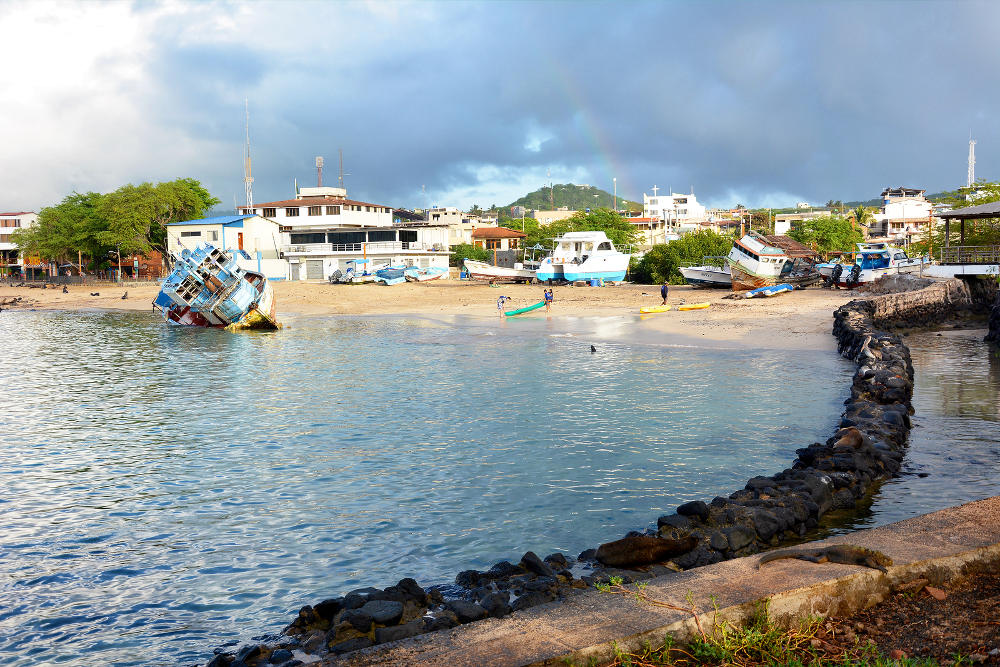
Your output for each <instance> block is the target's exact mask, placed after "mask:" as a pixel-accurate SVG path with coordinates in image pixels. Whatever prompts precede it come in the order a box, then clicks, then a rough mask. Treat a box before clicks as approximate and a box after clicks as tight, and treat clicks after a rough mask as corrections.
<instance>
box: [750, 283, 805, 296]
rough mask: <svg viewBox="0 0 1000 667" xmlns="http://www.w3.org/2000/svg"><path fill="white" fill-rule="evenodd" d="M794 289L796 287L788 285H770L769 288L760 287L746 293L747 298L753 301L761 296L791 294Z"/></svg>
mask: <svg viewBox="0 0 1000 667" xmlns="http://www.w3.org/2000/svg"><path fill="white" fill-rule="evenodd" d="M793 289H795V287H793V286H792V285H790V284H788V283H781V284H780V285H768V286H767V287H758V288H757V289H752V290H750V291H749V292H747V293H746V298H748V299H752V298H754V297H759V296H775V295H778V294H782V293H784V292H791V291H792V290H793Z"/></svg>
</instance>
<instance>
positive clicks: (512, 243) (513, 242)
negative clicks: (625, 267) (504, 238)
mask: <svg viewBox="0 0 1000 667" xmlns="http://www.w3.org/2000/svg"><path fill="white" fill-rule="evenodd" d="M519 240H520V239H511V240H510V245H509V246H507V247H508V248H510V249H511V250H516V249H517V247H518V246H517V242H518V241H519Z"/></svg>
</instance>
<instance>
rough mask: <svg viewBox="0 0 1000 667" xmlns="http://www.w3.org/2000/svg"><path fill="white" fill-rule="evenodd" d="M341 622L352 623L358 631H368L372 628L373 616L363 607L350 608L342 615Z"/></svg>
mask: <svg viewBox="0 0 1000 667" xmlns="http://www.w3.org/2000/svg"><path fill="white" fill-rule="evenodd" d="M366 604H367V603H366ZM340 622H341V623H350V624H351V626H352V627H353V628H354V629H355V630H357V631H358V632H368V631H369V630H371V629H372V617H371V616H370V615H369V614H367V613H365V612H364V611H362V609H348V610H347V611H345V612H344V613H343V614H342V615H341V616H340Z"/></svg>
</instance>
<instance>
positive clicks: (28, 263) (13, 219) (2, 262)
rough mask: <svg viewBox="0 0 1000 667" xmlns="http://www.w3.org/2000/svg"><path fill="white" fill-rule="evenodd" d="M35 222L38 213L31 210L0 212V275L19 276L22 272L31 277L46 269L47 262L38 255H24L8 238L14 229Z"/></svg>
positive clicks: (29, 225) (30, 225) (28, 225)
mask: <svg viewBox="0 0 1000 667" xmlns="http://www.w3.org/2000/svg"><path fill="white" fill-rule="evenodd" d="M37 222H38V214H37V213H35V212H33V211H14V212H11V213H0V276H20V275H21V274H22V273H23V274H24V275H25V276H27V277H32V276H33V275H35V274H38V275H41V274H42V273H43V272H45V271H46V270H47V269H48V264H47V263H45V262H43V261H42V259H41V258H40V257H35V256H33V257H25V256H24V254H23V253H22V252H21V250H20V248H18V247H17V244H16V243H14V242H13V241H11V238H10V237H11V234H13V233H14V230H16V229H22V228H26V227H32V226H34V225H35V224H36V223H37Z"/></svg>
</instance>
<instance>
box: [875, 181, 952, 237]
mask: <svg viewBox="0 0 1000 667" xmlns="http://www.w3.org/2000/svg"><path fill="white" fill-rule="evenodd" d="M925 192H926V190H918V189H916V188H904V187H898V188H886V189H884V190H882V208H881V210H880V211H879V212H878V213H876V214H875V216H874V218H875V222H874V224H872V225H871V226H870V227H869V228H868V231H869V235H870V236H872V237H879V238H887V239H890V240H892V241H894V242H896V243H904V244H905V243H908V242H909V241H911V240H912V239H913V238H914V237H916V236H920V235H923V234H926V233H927V230H928V224H930V226H935V225H937V224H939V223H940V222H941V221H940V220H939V219H938V218H936V217H935V216H934V202H931V201H928V200H927V199H926V198H925V197H924V193H925Z"/></svg>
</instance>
